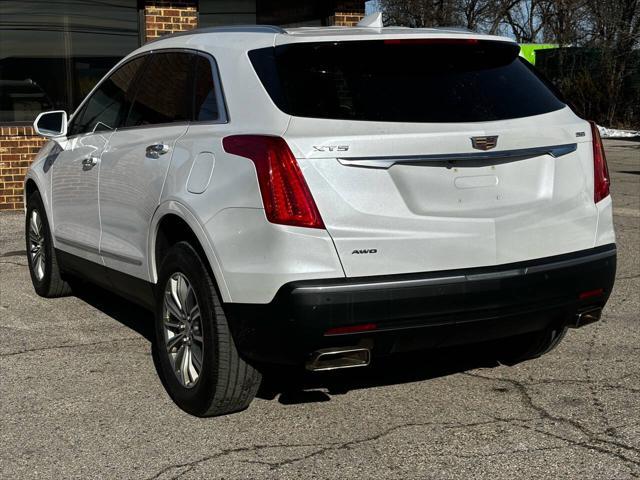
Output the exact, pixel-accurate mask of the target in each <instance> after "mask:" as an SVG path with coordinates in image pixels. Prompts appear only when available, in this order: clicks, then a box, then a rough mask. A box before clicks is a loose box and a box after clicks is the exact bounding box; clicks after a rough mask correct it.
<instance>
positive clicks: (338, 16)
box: [329, 0, 364, 27]
mask: <svg viewBox="0 0 640 480" xmlns="http://www.w3.org/2000/svg"><path fill="white" fill-rule="evenodd" d="M363 17H364V1H362V0H360V1H356V0H343V1H338V2H336V8H335V13H334V14H333V16H332V17H331V18H330V19H329V20H330V21H329V23H330V24H332V25H336V26H341V27H355V26H356V24H357V23H358V22H359V21H360V20H362V18H363Z"/></svg>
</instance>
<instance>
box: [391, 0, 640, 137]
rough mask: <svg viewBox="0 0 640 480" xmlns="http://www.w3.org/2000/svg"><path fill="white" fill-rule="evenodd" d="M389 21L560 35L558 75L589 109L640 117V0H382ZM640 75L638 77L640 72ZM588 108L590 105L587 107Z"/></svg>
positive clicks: (534, 39)
mask: <svg viewBox="0 0 640 480" xmlns="http://www.w3.org/2000/svg"><path fill="white" fill-rule="evenodd" d="M379 3H380V7H381V9H382V12H383V14H384V21H385V24H386V25H404V26H410V27H450V26H458V27H465V28H468V29H470V30H475V31H478V32H486V33H491V34H503V35H508V36H511V37H513V38H515V39H516V41H518V42H519V43H538V42H548V43H556V44H558V45H560V46H561V47H585V48H587V50H585V49H582V50H580V49H577V50H576V49H572V48H562V49H560V50H558V51H557V52H556V54H555V55H556V66H555V67H554V68H555V70H556V71H555V72H554V73H555V75H554V79H555V81H556V82H557V83H559V84H560V87H561V88H564V89H565V91H566V92H568V93H569V94H570V96H572V97H573V98H570V100H573V102H574V103H576V104H578V105H580V107H581V109H582V112H583V114H587V113H588V116H590V117H592V118H596V119H597V120H599V121H602V122H605V123H607V124H609V125H615V124H620V123H627V124H628V123H632V124H633V123H635V125H633V126H634V127H635V128H637V127H638V126H639V125H638V124H640V86H638V85H639V84H640V73H639V71H638V70H640V65H639V64H640V0H380V1H379ZM634 78H635V80H634ZM585 112H587V113H585Z"/></svg>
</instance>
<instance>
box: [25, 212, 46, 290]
mask: <svg viewBox="0 0 640 480" xmlns="http://www.w3.org/2000/svg"><path fill="white" fill-rule="evenodd" d="M45 255H46V254H45V240H44V232H43V227H42V218H41V217H40V213H39V212H38V210H35V209H34V210H31V218H30V219H29V256H30V257H31V268H32V269H33V272H34V274H35V276H36V278H37V279H38V281H39V282H40V281H42V279H43V278H44V273H45V265H46V264H45V259H46V257H45Z"/></svg>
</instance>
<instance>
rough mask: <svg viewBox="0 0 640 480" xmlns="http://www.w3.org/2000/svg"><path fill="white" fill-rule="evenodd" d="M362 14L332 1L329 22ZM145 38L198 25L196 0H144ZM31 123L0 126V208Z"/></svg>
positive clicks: (17, 175) (30, 142)
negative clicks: (332, 10) (332, 9)
mask: <svg viewBox="0 0 640 480" xmlns="http://www.w3.org/2000/svg"><path fill="white" fill-rule="evenodd" d="M362 17H364V0H342V1H338V2H336V8H335V13H334V15H333V16H332V17H330V19H329V20H330V23H331V24H333V25H341V26H354V25H355V24H356V23H358V22H359V21H360V19H362ZM144 19H145V25H144V31H145V39H146V40H151V39H154V38H157V37H161V36H162V35H166V34H170V33H175V32H183V31H186V30H191V29H193V28H196V27H197V26H198V0H145V7H144ZM44 142H45V140H44V139H43V138H40V137H37V136H35V135H34V133H33V129H32V128H31V127H24V126H1V127H0V210H19V209H21V208H22V207H23V205H22V185H23V181H24V175H25V173H26V171H27V168H28V167H29V165H30V163H31V160H32V159H33V156H34V155H35V153H37V152H38V150H39V149H40V147H41V146H42V145H43V144H44Z"/></svg>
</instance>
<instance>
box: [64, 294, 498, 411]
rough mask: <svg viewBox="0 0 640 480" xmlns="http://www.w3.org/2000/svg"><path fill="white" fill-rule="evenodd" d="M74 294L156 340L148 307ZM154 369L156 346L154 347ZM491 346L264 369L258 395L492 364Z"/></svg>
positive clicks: (304, 397) (317, 397)
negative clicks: (355, 364) (361, 364)
mask: <svg viewBox="0 0 640 480" xmlns="http://www.w3.org/2000/svg"><path fill="white" fill-rule="evenodd" d="M74 294H75V295H76V296H77V297H78V298H79V299H81V300H83V301H85V302H86V303H88V304H89V305H91V306H93V307H94V308H96V309H98V310H100V311H102V312H103V313H105V314H107V315H108V316H110V317H111V318H113V319H114V320H116V321H118V322H120V323H121V324H122V325H124V326H126V327H128V328H130V329H131V330H133V331H135V332H136V333H138V334H139V335H140V336H142V337H144V338H145V339H147V341H149V342H151V343H153V339H154V318H153V317H154V316H153V313H151V312H149V311H148V310H146V309H144V308H142V307H139V306H137V305H135V304H134V303H131V302H129V301H128V300H125V299H123V298H122V297H119V296H117V295H115V294H112V293H110V292H108V291H106V290H103V289H100V288H98V287H93V286H92V285H90V284H85V283H79V284H77V285H74ZM153 350H154V352H153V359H154V365H155V366H156V370H157V369H158V364H157V352H156V349H155V348H154V349H153ZM487 351H490V350H489V349H488V348H487V346H486V345H485V346H482V345H479V346H477V347H475V348H470V347H469V346H465V347H461V348H450V349H443V350H435V351H428V352H413V353H405V354H397V355H395V356H393V357H387V358H383V359H374V360H373V362H372V364H371V365H370V366H369V367H365V368H355V369H349V370H342V371H334V372H317V373H313V372H307V371H305V370H304V369H302V368H300V369H293V368H286V367H284V368H268V369H263V370H262V371H263V381H262V385H261V387H260V391H259V392H258V398H261V399H263V400H275V399H276V398H277V400H278V401H279V403H281V404H282V405H297V404H303V403H316V402H327V401H330V400H331V396H333V395H341V394H345V393H347V392H349V391H352V390H359V389H366V388H373V387H380V386H385V385H396V384H401V383H410V382H418V381H424V380H429V379H432V378H438V377H444V376H447V375H452V374H455V373H460V372H464V371H467V370H471V369H475V368H480V367H494V366H497V363H496V362H495V361H494V360H491V359H489V358H487V357H488V356H487Z"/></svg>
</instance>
